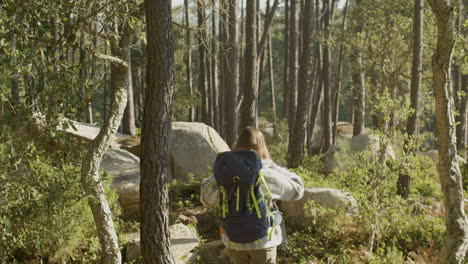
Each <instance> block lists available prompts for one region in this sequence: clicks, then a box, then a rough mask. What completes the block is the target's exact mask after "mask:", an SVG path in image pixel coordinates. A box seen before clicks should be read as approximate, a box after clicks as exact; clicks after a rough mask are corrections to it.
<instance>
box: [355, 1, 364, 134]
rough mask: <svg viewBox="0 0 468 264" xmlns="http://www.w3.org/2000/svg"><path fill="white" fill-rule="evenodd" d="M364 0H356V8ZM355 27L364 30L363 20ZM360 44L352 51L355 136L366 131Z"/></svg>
mask: <svg viewBox="0 0 468 264" xmlns="http://www.w3.org/2000/svg"><path fill="white" fill-rule="evenodd" d="M361 1H362V0H356V6H355V8H359V7H360V4H361ZM356 24H357V25H356V26H355V28H354V32H355V34H356V35H359V34H360V33H361V31H362V27H363V25H362V22H361V21H357V22H356ZM360 49H361V48H360V45H358V46H356V47H355V48H354V50H353V51H352V55H351V61H352V69H351V72H352V73H351V78H352V82H353V113H354V114H353V121H354V122H353V136H356V135H359V134H361V133H363V132H364V116H365V108H366V101H365V97H366V88H365V77H364V71H363V66H362V54H361V50H360Z"/></svg>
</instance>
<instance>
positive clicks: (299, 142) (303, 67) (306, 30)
mask: <svg viewBox="0 0 468 264" xmlns="http://www.w3.org/2000/svg"><path fill="white" fill-rule="evenodd" d="M303 12H304V13H303V23H304V24H303V26H302V30H303V31H302V36H303V37H302V54H301V64H300V68H299V81H298V83H299V89H298V90H299V91H298V92H299V93H298V103H297V114H296V122H295V131H294V135H295V136H294V138H293V140H292V141H290V144H289V146H290V148H289V155H288V157H289V159H288V167H289V168H297V167H298V166H299V165H300V164H301V163H302V160H303V159H304V143H305V140H306V131H307V117H308V112H309V104H310V93H311V88H310V85H309V81H310V78H309V72H310V66H311V65H310V62H311V58H310V57H311V53H312V52H311V49H312V47H311V43H312V19H313V14H314V3H313V0H306V1H305V3H304V11H303Z"/></svg>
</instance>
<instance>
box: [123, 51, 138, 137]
mask: <svg viewBox="0 0 468 264" xmlns="http://www.w3.org/2000/svg"><path fill="white" fill-rule="evenodd" d="M127 52H128V70H127V75H128V76H127V78H128V93H127V94H128V96H127V107H125V111H124V116H123V120H122V131H123V134H126V135H130V136H136V127H135V104H134V101H133V81H132V80H133V77H132V56H131V55H132V54H131V49H130V47H129V48H128V50H127Z"/></svg>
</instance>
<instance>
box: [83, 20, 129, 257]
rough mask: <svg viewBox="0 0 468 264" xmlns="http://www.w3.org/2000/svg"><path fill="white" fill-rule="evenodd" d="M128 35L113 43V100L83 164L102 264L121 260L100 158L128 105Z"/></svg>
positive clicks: (125, 32) (84, 180) (85, 184)
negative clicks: (116, 59)
mask: <svg viewBox="0 0 468 264" xmlns="http://www.w3.org/2000/svg"><path fill="white" fill-rule="evenodd" d="M130 39H131V33H130V32H128V28H127V31H124V32H122V33H121V36H120V41H119V45H118V46H117V45H115V44H113V45H112V46H113V48H112V55H113V56H114V57H116V58H119V59H120V60H121V61H122V62H121V63H120V64H114V65H113V74H112V76H111V78H112V80H111V83H112V84H113V91H112V100H111V106H110V110H109V116H108V118H107V119H106V120H105V122H104V124H103V126H102V128H101V130H100V131H99V134H98V135H97V137H96V138H95V139H94V140H93V142H92V144H91V146H90V148H89V150H88V151H87V154H86V156H85V157H84V159H83V162H82V169H81V180H82V184H83V186H84V188H85V190H86V192H88V193H90V198H89V204H90V207H91V211H92V213H93V218H94V222H95V224H96V230H97V233H98V237H99V241H100V243H101V247H102V255H103V256H102V258H103V261H102V263H106V264H111V263H112V264H114V263H115V264H117V263H118V264H120V263H121V262H122V257H121V255H120V249H119V245H118V240H117V234H116V232H115V228H114V223H113V221H112V212H111V210H110V208H109V204H108V203H107V199H106V196H105V194H104V188H103V186H102V179H101V177H100V174H99V167H100V164H101V160H102V156H103V155H104V153H105V152H106V151H107V149H108V148H109V145H110V143H111V141H112V137H113V136H114V135H115V133H116V132H117V128H118V126H119V124H120V122H121V120H122V116H123V112H124V109H125V106H126V104H127V87H128V81H129V79H128V69H127V68H128V61H129V57H128V52H127V51H128V49H129V47H130Z"/></svg>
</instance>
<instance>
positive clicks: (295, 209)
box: [281, 188, 358, 216]
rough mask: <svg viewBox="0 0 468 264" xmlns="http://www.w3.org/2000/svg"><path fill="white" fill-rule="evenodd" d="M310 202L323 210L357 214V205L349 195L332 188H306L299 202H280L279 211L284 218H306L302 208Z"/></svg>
mask: <svg viewBox="0 0 468 264" xmlns="http://www.w3.org/2000/svg"><path fill="white" fill-rule="evenodd" d="M310 201H313V202H315V203H317V204H319V205H320V206H322V207H324V208H337V209H343V210H345V212H346V213H348V214H355V213H357V212H358V203H357V201H356V199H355V198H354V197H353V196H352V195H351V194H349V193H347V192H344V191H341V190H337V189H332V188H307V189H305V190H304V196H302V198H301V199H300V200H298V201H288V202H281V211H282V212H283V213H284V215H286V216H307V213H306V209H304V206H305V205H306V204H307V203H309V202H310Z"/></svg>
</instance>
